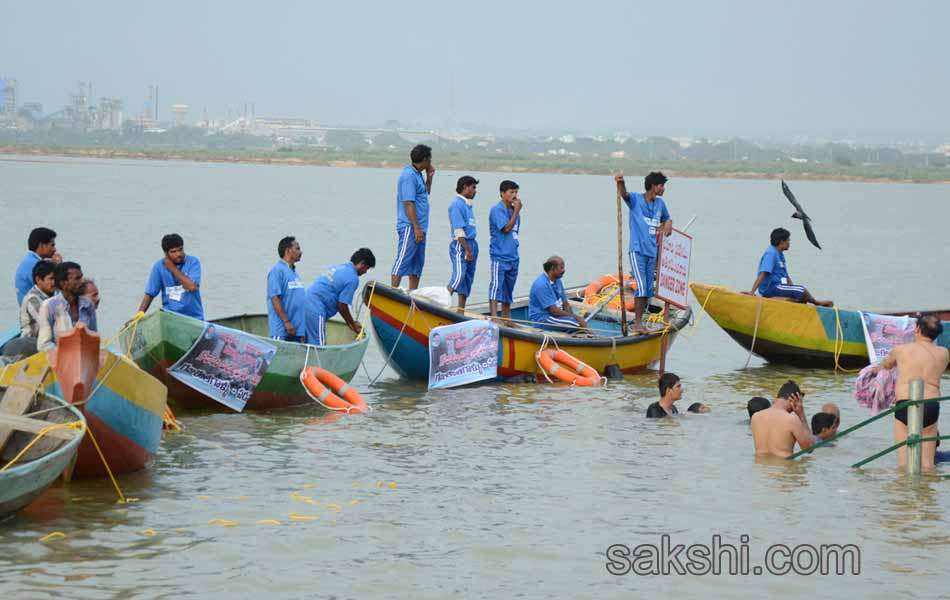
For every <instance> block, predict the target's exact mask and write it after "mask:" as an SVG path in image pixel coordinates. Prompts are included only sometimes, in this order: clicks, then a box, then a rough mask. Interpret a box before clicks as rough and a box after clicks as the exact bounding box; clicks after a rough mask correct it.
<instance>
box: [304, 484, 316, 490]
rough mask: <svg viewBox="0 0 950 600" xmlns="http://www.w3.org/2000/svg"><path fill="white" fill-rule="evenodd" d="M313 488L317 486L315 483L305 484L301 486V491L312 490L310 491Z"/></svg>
mask: <svg viewBox="0 0 950 600" xmlns="http://www.w3.org/2000/svg"><path fill="white" fill-rule="evenodd" d="M315 487H317V484H315V483H305V484H304V485H303V489H305V490H312V489H313V488H315Z"/></svg>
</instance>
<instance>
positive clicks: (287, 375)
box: [119, 310, 369, 411]
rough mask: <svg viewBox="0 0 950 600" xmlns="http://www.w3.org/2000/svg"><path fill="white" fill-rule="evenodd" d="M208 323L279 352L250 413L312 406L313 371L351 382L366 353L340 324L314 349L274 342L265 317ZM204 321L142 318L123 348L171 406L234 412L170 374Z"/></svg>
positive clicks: (162, 315)
mask: <svg viewBox="0 0 950 600" xmlns="http://www.w3.org/2000/svg"><path fill="white" fill-rule="evenodd" d="M210 323H213V324H216V325H221V326H224V327H229V328H231V329H237V330H240V331H244V332H246V333H249V334H251V335H253V336H255V337H257V338H260V339H263V340H266V341H267V342H268V343H270V344H273V345H274V346H276V347H277V353H276V354H275V355H274V358H273V360H272V361H271V363H270V366H269V367H268V368H267V371H266V372H265V373H264V376H263V377H262V378H261V381H260V383H258V385H257V387H256V388H255V390H254V393H253V394H252V395H251V396H250V398H249V399H248V401H247V404H246V405H245V407H244V408H245V409H246V410H267V409H274V408H286V407H289V406H297V405H302V404H310V405H312V404H314V400H313V399H312V398H311V397H310V395H308V393H307V391H306V389H304V386H303V385H302V384H301V382H300V373H301V372H302V371H303V370H304V368H306V367H309V366H315V367H321V368H323V369H325V370H327V371H329V372H331V373H333V374H334V375H336V376H337V377H340V378H341V379H343V380H344V381H347V382H349V381H350V380H351V379H353V376H354V375H356V371H357V369H358V368H359V366H360V362H361V361H362V360H363V355H364V354H366V347H367V345H368V344H369V339H368V337H367V336H362V337H361V338H359V339H357V336H356V334H355V333H354V332H353V331H352V330H351V329H350V328H349V327H347V326H346V324H345V323H343V322H342V321H337V320H330V321H327V345H325V346H312V345H309V344H298V343H295V342H283V341H278V340H273V339H271V338H270V337H269V335H268V326H267V315H266V314H244V315H237V316H233V317H226V318H223V319H215V320H213V321H210ZM204 327H205V322H204V321H201V320H198V319H193V318H191V317H186V316H184V315H180V314H178V313H173V312H171V311H167V310H157V311H153V312H151V313H148V314H147V315H145V316H144V317H142V318H141V319H140V320H139V321H138V322H137V323H136V324H134V325H132V326H130V327H128V328H127V329H126V331H125V332H123V334H122V335H121V336H120V337H119V346H120V348H121V349H122V352H123V353H126V352H128V354H129V356H130V357H131V358H132V360H134V361H135V362H136V363H137V364H138V365H139V366H140V367H142V369H144V370H145V371H147V372H149V373H151V374H152V375H154V376H155V377H157V378H158V379H159V380H161V381H162V382H163V383H164V384H165V385H166V386H168V394H169V397H170V398H171V401H172V403H173V404H174V405H175V406H176V407H180V408H184V409H210V410H216V411H230V410H231V409H229V408H227V407H225V406H224V405H223V404H220V403H219V402H217V401H216V400H213V399H212V398H209V397H207V396H205V395H204V394H201V393H200V392H198V391H196V390H194V389H192V388H190V387H188V386H186V385H185V384H183V383H181V382H180V381H178V380H177V379H175V378H174V377H172V376H171V375H169V374H168V368H169V367H171V366H172V365H174V364H175V363H176V362H177V361H178V359H180V358H181V357H182V356H184V355H185V353H186V352H188V350H189V349H190V348H191V346H192V344H194V342H195V340H196V339H198V336H200V335H201V333H202V331H204Z"/></svg>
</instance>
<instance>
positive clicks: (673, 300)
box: [656, 229, 693, 308]
mask: <svg viewBox="0 0 950 600" xmlns="http://www.w3.org/2000/svg"><path fill="white" fill-rule="evenodd" d="M662 239H663V245H662V247H661V250H660V264H659V266H658V267H657V272H658V281H657V286H656V297H657V298H659V299H660V300H663V301H664V302H669V303H670V304H672V305H673V306H678V307H679V308H686V305H687V303H688V302H689V298H688V297H687V292H689V259H690V253H692V251H693V238H692V237H691V236H689V235H687V234H685V233H683V232H682V231H680V230H679V229H674V230H673V233H671V234H670V235H669V236H668V237H663V238H662Z"/></svg>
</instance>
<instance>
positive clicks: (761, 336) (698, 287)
mask: <svg viewBox="0 0 950 600" xmlns="http://www.w3.org/2000/svg"><path fill="white" fill-rule="evenodd" d="M689 287H690V289H692V291H693V295H694V296H695V297H696V301H697V302H699V304H700V306H702V307H703V310H705V311H706V312H707V313H709V316H710V317H712V319H713V320H714V321H715V322H716V324H718V325H719V326H720V327H721V328H722V329H723V330H724V331H725V332H726V333H728V334H729V336H730V337H731V338H732V339H734V340H735V341H736V342H738V343H739V345H741V346H742V347H743V348H745V349H746V350H749V351H751V352H752V353H753V354H756V355H757V356H760V357H762V358H764V359H765V360H767V361H769V362H771V363H778V364H785V365H792V366H796V367H808V368H827V369H834V368H836V367H837V368H842V369H849V370H851V369H860V368H862V367H865V366H867V365H868V364H870V359H869V358H868V347H867V343H866V341H865V337H864V327H863V325H862V318H861V312H860V311H857V310H846V309H841V308H835V307H824V306H815V305H813V304H803V303H800V302H789V301H787V300H778V299H774V298H762V297H761V296H751V295H748V294H741V293H738V292H734V291H732V290H729V289H728V288H725V287H723V286H718V285H712V284H708V283H698V282H693V283H690V284H689ZM871 312H876V313H877V314H883V315H892V316H908V315H910V316H916V315H917V314H919V312H920V311H898V312H894V311H884V312H878V311H871ZM922 312H934V313H936V314H937V315H938V316H939V317H940V319H941V320H942V321H943V322H944V332H943V334H942V335H941V336H940V337H939V338H937V343H938V344H940V345H942V346H945V347H950V322H948V321H950V310H943V311H940V310H937V311H922Z"/></svg>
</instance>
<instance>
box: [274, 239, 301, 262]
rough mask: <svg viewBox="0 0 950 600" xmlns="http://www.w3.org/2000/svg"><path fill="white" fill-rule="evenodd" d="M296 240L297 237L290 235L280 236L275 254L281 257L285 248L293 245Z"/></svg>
mask: <svg viewBox="0 0 950 600" xmlns="http://www.w3.org/2000/svg"><path fill="white" fill-rule="evenodd" d="M296 241H297V238H295V237H294V236H292V235H288V236H287V237H284V238H280V241H279V242H277V256H279V257H281V258H283V257H284V252H287V249H288V248H290V247H291V246H293V245H294V242H296Z"/></svg>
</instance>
